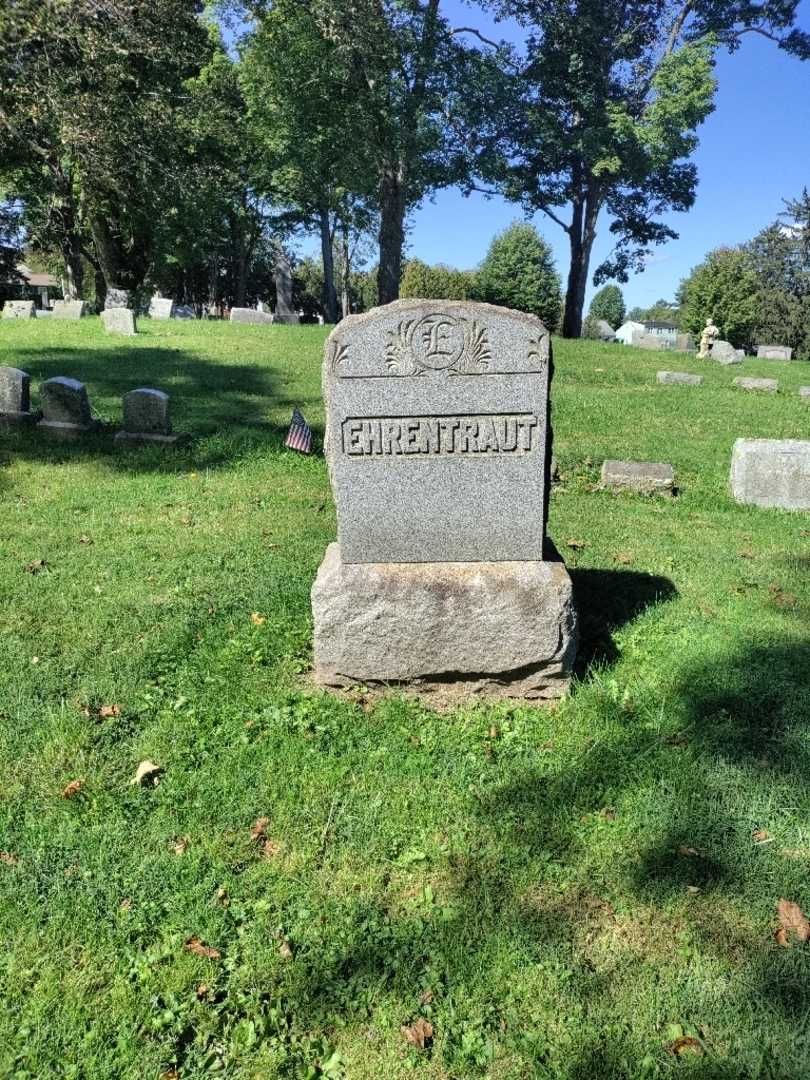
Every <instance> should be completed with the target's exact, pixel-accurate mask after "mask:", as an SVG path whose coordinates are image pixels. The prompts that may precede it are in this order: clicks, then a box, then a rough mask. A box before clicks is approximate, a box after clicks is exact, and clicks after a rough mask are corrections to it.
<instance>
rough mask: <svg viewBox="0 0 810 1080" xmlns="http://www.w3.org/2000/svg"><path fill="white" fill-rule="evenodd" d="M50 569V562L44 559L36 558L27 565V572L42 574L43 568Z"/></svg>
mask: <svg viewBox="0 0 810 1080" xmlns="http://www.w3.org/2000/svg"><path fill="white" fill-rule="evenodd" d="M47 569H48V564H47V563H46V562H45V560H44V559H34V561H33V562H30V563H29V564H28V565H27V566H26V567H25V572H26V574H41V573H42V572H43V570H47Z"/></svg>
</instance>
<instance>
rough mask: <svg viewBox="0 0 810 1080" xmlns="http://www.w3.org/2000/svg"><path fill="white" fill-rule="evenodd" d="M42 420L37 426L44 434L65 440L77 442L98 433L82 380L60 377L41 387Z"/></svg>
mask: <svg viewBox="0 0 810 1080" xmlns="http://www.w3.org/2000/svg"><path fill="white" fill-rule="evenodd" d="M39 396H40V401H41V403H42V419H41V420H40V422H39V423H38V424H37V427H38V428H40V429H41V430H42V431H43V432H45V433H46V434H48V435H53V436H55V437H57V438H62V439H75V438H78V437H80V436H82V435H86V434H87V433H88V432H91V431H94V430H95V429H96V428H97V427H98V426H99V425H98V422H97V421H95V420H93V417H92V414H91V412H90V402H89V401H88V398H87V388H86V387H85V385H84V383H81V382H79V381H78V379H69V378H67V377H66V376H64V375H58V376H57V377H56V378H54V379H47V380H46V381H45V382H44V383H41V384H40V387H39Z"/></svg>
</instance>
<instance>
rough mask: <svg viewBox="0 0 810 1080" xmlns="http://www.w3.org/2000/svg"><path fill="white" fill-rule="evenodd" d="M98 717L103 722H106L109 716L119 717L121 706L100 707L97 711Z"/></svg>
mask: <svg viewBox="0 0 810 1080" xmlns="http://www.w3.org/2000/svg"><path fill="white" fill-rule="evenodd" d="M98 715H99V716H100V717H101V718H102V719H104V720H107V719H108V718H109V717H111V716H120V715H121V706H120V705H102V706H101V707H100V708H99V710H98Z"/></svg>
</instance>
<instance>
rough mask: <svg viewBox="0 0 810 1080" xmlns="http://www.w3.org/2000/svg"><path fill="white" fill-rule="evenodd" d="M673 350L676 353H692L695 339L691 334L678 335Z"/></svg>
mask: <svg viewBox="0 0 810 1080" xmlns="http://www.w3.org/2000/svg"><path fill="white" fill-rule="evenodd" d="M675 349H676V351H677V352H694V351H695V339H694V338H693V337H692V335H691V334H678V335H677V337H676V338H675Z"/></svg>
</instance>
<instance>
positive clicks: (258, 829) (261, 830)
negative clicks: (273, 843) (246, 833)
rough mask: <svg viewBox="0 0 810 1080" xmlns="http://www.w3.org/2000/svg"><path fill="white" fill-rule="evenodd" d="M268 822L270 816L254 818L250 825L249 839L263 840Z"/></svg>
mask: <svg viewBox="0 0 810 1080" xmlns="http://www.w3.org/2000/svg"><path fill="white" fill-rule="evenodd" d="M269 824H270V818H268V817H260V818H256V820H255V821H254V822H253V824H252V825H251V827H250V839H251V840H264V838H265V835H266V833H267V826H268V825H269Z"/></svg>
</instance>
